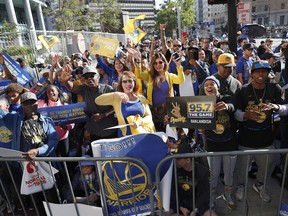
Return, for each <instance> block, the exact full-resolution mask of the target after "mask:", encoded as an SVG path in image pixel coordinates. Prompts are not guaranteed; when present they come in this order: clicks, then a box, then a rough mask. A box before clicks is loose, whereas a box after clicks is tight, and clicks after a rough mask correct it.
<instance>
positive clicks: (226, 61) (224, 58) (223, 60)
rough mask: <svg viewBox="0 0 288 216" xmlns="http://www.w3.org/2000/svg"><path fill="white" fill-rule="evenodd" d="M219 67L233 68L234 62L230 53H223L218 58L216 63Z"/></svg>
mask: <svg viewBox="0 0 288 216" xmlns="http://www.w3.org/2000/svg"><path fill="white" fill-rule="evenodd" d="M217 63H218V64H219V65H222V66H223V67H235V66H236V64H235V60H234V56H233V55H232V54H230V53H223V54H221V55H220V56H219V58H218V62H217Z"/></svg>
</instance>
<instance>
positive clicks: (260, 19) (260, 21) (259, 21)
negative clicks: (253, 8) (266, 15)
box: [258, 17, 262, 25]
mask: <svg viewBox="0 0 288 216" xmlns="http://www.w3.org/2000/svg"><path fill="white" fill-rule="evenodd" d="M258 24H260V25H262V17H259V18H258Z"/></svg>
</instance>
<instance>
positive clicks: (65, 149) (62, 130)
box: [38, 85, 74, 157]
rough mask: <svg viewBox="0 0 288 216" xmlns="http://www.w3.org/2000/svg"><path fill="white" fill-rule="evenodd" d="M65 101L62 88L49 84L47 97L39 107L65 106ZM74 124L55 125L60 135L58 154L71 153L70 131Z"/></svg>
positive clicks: (65, 155) (66, 154)
mask: <svg viewBox="0 0 288 216" xmlns="http://www.w3.org/2000/svg"><path fill="white" fill-rule="evenodd" d="M65 104H67V103H65V97H64V95H63V93H62V92H61V90H60V89H59V88H58V87H57V86H56V85H48V86H47V89H46V95H45V98H44V99H42V100H39V101H38V108H42V107H54V106H63V105H65ZM73 127H74V124H67V125H65V124H59V125H58V126H55V128H56V131H57V134H58V136H59V143H58V145H57V149H56V154H57V156H62V157H67V156H68V153H69V138H68V136H69V131H70V130H72V129H73Z"/></svg>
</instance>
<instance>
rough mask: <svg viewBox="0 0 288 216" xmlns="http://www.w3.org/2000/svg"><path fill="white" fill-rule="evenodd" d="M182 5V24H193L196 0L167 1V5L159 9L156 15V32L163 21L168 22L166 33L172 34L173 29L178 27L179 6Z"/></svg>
mask: <svg viewBox="0 0 288 216" xmlns="http://www.w3.org/2000/svg"><path fill="white" fill-rule="evenodd" d="M178 6H179V7H180V8H181V10H180V14H181V26H182V27H183V26H191V25H192V24H193V23H194V20H195V19H194V0H178V1H177V2H174V1H171V0H170V1H167V3H166V4H165V5H162V6H161V8H160V9H159V10H158V11H157V15H156V29H155V31H156V33H157V34H158V33H159V26H160V24H161V23H163V24H164V23H168V25H167V28H166V30H165V31H166V35H167V36H172V30H173V29H174V28H175V29H177V26H178V25H177V7H178Z"/></svg>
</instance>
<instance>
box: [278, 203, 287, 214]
mask: <svg viewBox="0 0 288 216" xmlns="http://www.w3.org/2000/svg"><path fill="white" fill-rule="evenodd" d="M287 215H288V205H287V204H286V203H284V202H282V203H281V206H280V212H279V215H277V216H287Z"/></svg>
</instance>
